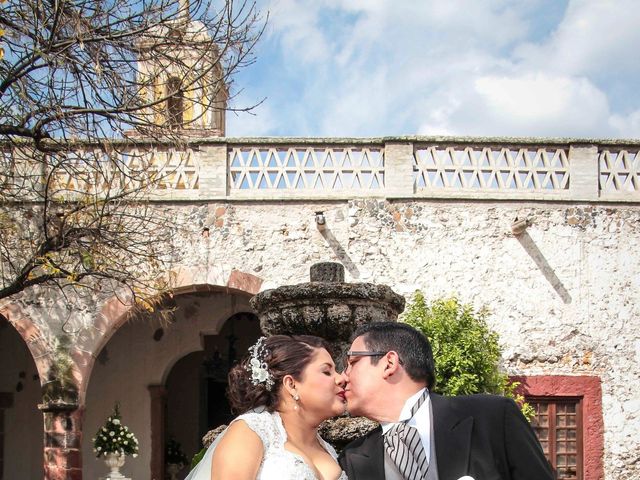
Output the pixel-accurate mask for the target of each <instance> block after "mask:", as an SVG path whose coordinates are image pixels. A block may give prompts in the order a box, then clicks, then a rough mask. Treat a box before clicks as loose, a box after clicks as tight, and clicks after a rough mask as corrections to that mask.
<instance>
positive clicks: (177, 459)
mask: <svg viewBox="0 0 640 480" xmlns="http://www.w3.org/2000/svg"><path fill="white" fill-rule="evenodd" d="M164 461H165V463H175V464H177V465H180V464H182V465H186V464H187V463H188V462H187V456H186V455H185V454H184V452H183V451H182V446H181V445H180V443H179V442H178V441H176V440H175V439H173V438H170V439H169V441H168V442H167V445H166V447H165V449H164Z"/></svg>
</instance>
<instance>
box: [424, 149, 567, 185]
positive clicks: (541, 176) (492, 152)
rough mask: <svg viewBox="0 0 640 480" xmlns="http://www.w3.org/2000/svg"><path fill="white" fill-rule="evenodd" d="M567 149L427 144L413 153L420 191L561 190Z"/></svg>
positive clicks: (565, 173)
mask: <svg viewBox="0 0 640 480" xmlns="http://www.w3.org/2000/svg"><path fill="white" fill-rule="evenodd" d="M567 150H568V148H545V147H523V148H515V149H514V148H509V147H500V146H495V147H489V146H485V147H473V146H446V145H437V144H436V145H425V146H419V147H418V148H416V150H415V155H414V170H415V175H414V181H415V187H416V189H417V190H422V191H429V190H441V189H444V190H460V189H462V190H476V191H492V192H494V191H513V190H516V191H536V192H549V191H561V190H567V189H568V188H569V177H570V175H569V161H568V159H567Z"/></svg>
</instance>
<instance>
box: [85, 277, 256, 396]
mask: <svg viewBox="0 0 640 480" xmlns="http://www.w3.org/2000/svg"><path fill="white" fill-rule="evenodd" d="M170 277H171V278H172V280H173V285H174V287H173V288H172V290H171V291H172V293H173V294H174V295H181V294H187V293H194V292H221V293H229V294H234V293H235V294H240V295H247V296H253V295H255V294H256V293H258V292H259V291H260V287H261V286H262V283H263V279H262V278H260V277H257V276H255V275H253V274H250V273H246V272H242V271H240V270H236V269H231V270H230V271H229V272H228V274H227V275H225V274H224V273H221V272H215V273H214V274H212V273H211V272H206V273H205V274H204V275H203V272H202V271H201V269H198V268H178V269H176V270H174V271H173V272H171V273H170ZM130 310H131V305H127V304H125V303H124V302H123V301H122V300H121V299H120V298H119V297H117V296H112V297H111V298H109V299H108V300H107V301H106V302H104V303H103V305H102V308H101V309H100V311H99V312H98V314H97V315H96V318H95V320H94V324H93V327H94V330H95V331H97V332H100V334H99V335H95V336H93V337H91V338H89V339H87V343H86V344H84V345H82V348H78V349H75V350H74V351H73V352H72V357H73V359H74V361H75V363H76V365H77V368H78V380H79V381H78V389H79V391H78V394H79V398H80V404H83V403H84V398H85V395H86V390H87V386H88V382H89V378H90V376H91V370H92V369H93V365H94V363H95V360H96V358H97V357H98V355H99V354H100V352H101V351H102V349H103V348H104V347H105V345H106V344H107V343H108V342H109V340H110V339H111V337H112V336H113V335H114V334H115V333H116V332H117V331H118V329H119V328H120V327H121V326H122V325H123V324H124V323H125V322H126V321H127V318H128V317H127V314H128V313H129V311H130ZM176 361H177V360H176Z"/></svg>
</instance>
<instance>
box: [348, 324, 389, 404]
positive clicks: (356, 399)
mask: <svg viewBox="0 0 640 480" xmlns="http://www.w3.org/2000/svg"><path fill="white" fill-rule="evenodd" d="M349 350H350V352H353V353H354V355H352V356H348V357H347V359H346V364H345V368H346V370H345V375H346V379H347V385H346V391H345V394H346V397H347V410H348V411H349V413H350V414H351V415H358V416H360V415H362V416H368V415H367V414H369V412H370V410H371V407H373V408H375V399H376V397H377V395H379V393H380V386H381V384H380V379H381V378H382V376H381V364H382V363H383V362H378V364H377V365H373V364H372V363H371V359H372V358H373V357H371V356H368V355H367V353H371V352H370V351H369V350H370V349H369V348H367V345H366V344H365V341H364V339H363V338H362V337H358V338H356V339H355V340H354V341H353V343H352V344H351V348H350V349H349ZM358 354H359V355H358Z"/></svg>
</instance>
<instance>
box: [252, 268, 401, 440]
mask: <svg viewBox="0 0 640 480" xmlns="http://www.w3.org/2000/svg"><path fill="white" fill-rule="evenodd" d="M404 304H405V300H404V297H402V296H401V295H398V294H397V293H395V292H394V291H393V290H391V288H389V287H387V286H386V285H375V284H372V283H345V281H344V266H343V265H342V264H340V263H333V262H324V263H316V264H315V265H312V266H311V271H310V281H309V282H307V283H300V284H298V285H285V286H282V287H279V288H276V289H273V290H265V291H264V292H261V293H259V294H257V295H256V296H255V297H253V298H252V299H251V306H252V307H253V308H254V310H255V311H256V313H257V315H258V318H259V319H260V328H261V329H262V331H263V333H264V334H265V335H275V334H289V335H296V334H297V335H300V334H306V335H317V336H319V337H323V338H324V339H326V340H327V341H328V342H329V343H330V344H331V347H332V350H333V352H332V353H333V355H334V357H335V358H336V361H337V363H338V365H337V367H338V368H341V366H342V365H341V362H342V358H341V357H342V353H344V352H346V350H347V348H348V346H349V344H350V343H349V342H350V338H351V335H352V334H353V332H354V331H355V330H356V328H358V327H359V326H360V325H363V324H366V323H370V322H383V321H396V320H397V318H398V315H399V314H400V313H401V312H402V311H403V310H404ZM376 425H377V424H375V423H374V422H371V421H369V420H366V419H362V418H349V417H342V418H338V419H336V420H331V421H328V422H326V423H325V424H324V425H322V426H321V428H320V432H321V434H322V436H323V437H324V438H325V439H326V440H327V441H329V442H331V443H332V444H333V445H334V446H335V447H336V448H338V449H341V448H342V447H343V446H344V445H346V444H347V443H348V442H349V441H351V440H353V439H355V438H358V437H359V436H361V435H363V434H365V433H367V432H368V431H369V430H371V429H372V428H375V426H376Z"/></svg>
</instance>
